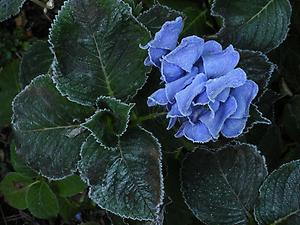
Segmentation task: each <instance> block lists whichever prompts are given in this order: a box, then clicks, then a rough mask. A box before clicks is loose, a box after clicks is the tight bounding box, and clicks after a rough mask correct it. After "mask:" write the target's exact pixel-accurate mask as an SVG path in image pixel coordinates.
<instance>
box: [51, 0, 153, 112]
mask: <svg viewBox="0 0 300 225" xmlns="http://www.w3.org/2000/svg"><path fill="white" fill-rule="evenodd" d="M116 1H118V2H119V3H121V4H124V5H126V6H127V8H128V15H129V17H131V18H132V19H133V20H134V21H135V22H136V23H137V24H138V25H140V26H141V27H143V28H144V29H145V30H146V31H147V32H148V34H149V37H151V33H150V31H149V30H148V28H147V27H146V26H145V25H144V24H142V23H141V22H140V21H138V20H137V18H136V17H135V16H134V15H133V14H132V8H131V7H130V5H129V4H128V3H125V2H124V1H123V0H116ZM71 2H72V0H67V1H65V2H64V3H63V5H62V7H61V8H60V10H58V13H57V14H56V15H55V18H54V20H53V22H52V23H51V27H50V28H49V35H48V43H49V45H50V47H49V49H50V51H51V53H52V54H53V56H54V59H53V62H52V65H51V66H50V67H51V69H52V71H53V76H52V80H53V82H54V84H55V86H56V88H57V90H58V91H59V93H60V94H61V95H62V96H64V97H66V98H67V99H68V100H69V101H72V102H75V103H77V104H80V105H84V106H92V104H90V103H88V102H83V101H82V100H75V99H74V98H73V97H70V95H69V94H67V93H66V91H64V90H63V88H61V87H60V85H59V83H58V82H57V80H56V79H55V77H57V76H62V74H61V72H60V71H57V69H56V67H55V64H58V61H57V57H56V54H55V51H54V44H53V43H52V42H51V39H52V36H53V34H52V31H53V29H54V26H55V24H56V23H57V21H59V17H60V14H61V13H62V11H63V10H64V8H65V7H67V5H68V4H71ZM151 70H152V68H150V67H149V68H148V70H146V71H145V74H144V77H145V81H144V83H143V84H142V85H141V87H140V88H138V89H136V91H135V92H134V93H133V94H131V95H128V97H127V99H126V102H127V101H129V100H130V99H133V98H134V96H136V95H137V93H138V92H139V91H140V90H141V89H142V88H143V87H144V86H145V84H146V83H147V80H148V76H147V74H149V73H150V72H151Z"/></svg>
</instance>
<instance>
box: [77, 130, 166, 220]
mask: <svg viewBox="0 0 300 225" xmlns="http://www.w3.org/2000/svg"><path fill="white" fill-rule="evenodd" d="M137 127H139V128H140V129H141V130H143V131H145V132H146V133H148V134H149V135H150V136H151V137H152V138H153V140H154V142H155V143H156V144H157V146H158V151H159V156H160V157H159V170H160V173H159V174H160V202H159V203H158V204H157V206H156V207H157V211H156V216H157V218H156V219H155V220H154V219H153V220H151V219H149V218H136V217H131V216H125V215H121V214H120V213H117V212H113V211H111V210H109V209H107V208H106V207H104V206H103V205H101V204H100V203H98V202H96V201H94V199H93V198H92V197H91V192H92V188H91V187H92V186H93V185H91V184H90V182H89V179H88V178H87V177H84V176H83V175H82V173H80V178H81V179H82V180H83V181H84V182H85V183H86V184H87V185H88V186H89V192H88V196H89V198H90V199H92V200H93V201H94V202H95V203H96V204H97V205H98V206H99V207H100V208H102V209H104V210H106V211H108V212H111V213H113V214H114V215H117V216H120V217H122V218H126V219H132V220H138V221H153V222H155V221H156V220H158V217H159V212H160V208H161V206H162V205H163V200H164V196H165V191H164V177H163V173H162V151H161V149H162V148H161V144H160V143H159V141H158V139H157V138H156V137H155V136H154V135H153V134H152V133H151V132H150V131H148V130H146V129H144V128H143V127H141V126H137ZM89 137H90V136H89ZM89 137H87V138H86V140H85V141H84V142H83V143H82V145H81V150H80V158H81V159H82V158H83V156H82V151H83V146H84V145H85V144H86V142H87V140H88V138H89ZM80 161H81V160H80ZM80 161H78V163H77V168H78V164H79V162H80ZM78 170H79V169H78ZM79 171H80V170H79Z"/></svg>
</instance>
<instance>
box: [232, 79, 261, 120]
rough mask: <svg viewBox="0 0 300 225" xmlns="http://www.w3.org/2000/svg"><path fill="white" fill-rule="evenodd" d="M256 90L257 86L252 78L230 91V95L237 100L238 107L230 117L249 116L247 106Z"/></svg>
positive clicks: (248, 106)
mask: <svg viewBox="0 0 300 225" xmlns="http://www.w3.org/2000/svg"><path fill="white" fill-rule="evenodd" d="M257 92H258V86H257V84H256V83H255V82H253V81H252V80H247V81H246V83H245V84H244V85H243V86H240V87H238V88H235V89H233V90H232V91H231V96H233V97H234V98H235V100H236V101H237V105H238V108H237V110H236V112H235V113H234V114H233V115H232V116H231V118H235V119H239V118H244V117H248V116H249V108H250V104H251V102H252V100H253V99H254V98H255V96H256V95H257Z"/></svg>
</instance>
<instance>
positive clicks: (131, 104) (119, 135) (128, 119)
mask: <svg viewBox="0 0 300 225" xmlns="http://www.w3.org/2000/svg"><path fill="white" fill-rule="evenodd" d="M101 99H109V100H113V101H117V102H118V103H120V104H121V105H123V106H126V107H127V106H129V110H128V113H127V122H126V127H125V130H124V131H123V132H122V133H121V134H116V136H118V137H121V136H122V135H123V134H125V132H126V131H127V128H128V125H129V122H130V113H131V110H132V109H133V108H134V106H135V105H136V104H135V103H129V104H127V103H125V102H122V101H121V100H120V99H117V98H115V97H110V96H100V97H98V98H97V100H96V104H97V103H98V101H99V100H101Z"/></svg>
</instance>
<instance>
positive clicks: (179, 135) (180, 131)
mask: <svg viewBox="0 0 300 225" xmlns="http://www.w3.org/2000/svg"><path fill="white" fill-rule="evenodd" d="M186 124H188V122H184V123H183V124H181V126H180V128H179V129H178V131H177V133H176V134H175V135H174V136H175V137H176V138H180V137H182V136H184V133H183V130H184V127H185V126H186Z"/></svg>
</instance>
